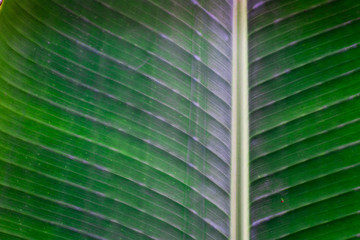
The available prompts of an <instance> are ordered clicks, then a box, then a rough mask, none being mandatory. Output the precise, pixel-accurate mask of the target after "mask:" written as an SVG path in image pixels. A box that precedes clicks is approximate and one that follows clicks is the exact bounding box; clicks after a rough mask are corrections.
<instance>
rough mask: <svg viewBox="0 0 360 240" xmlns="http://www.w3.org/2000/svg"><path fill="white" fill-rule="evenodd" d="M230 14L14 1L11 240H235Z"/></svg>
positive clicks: (6, 139) (1, 58) (223, 5)
mask: <svg viewBox="0 0 360 240" xmlns="http://www.w3.org/2000/svg"><path fill="white" fill-rule="evenodd" d="M231 14H232V2H231V1H230V0H227V1H225V0H213V1H202V2H201V1H199V2H198V1H188V0H180V1H168V0H151V1H145V0H131V1H129V0H106V1H97V0H92V1H80V0H68V1H62V0H23V1H15V0H5V1H4V3H3V4H2V6H1V9H0V72H1V75H0V86H1V89H2V91H1V92H0V139H1V140H0V237H1V239H34V240H39V239H76V240H79V239H166V240H168V239H227V238H228V237H229V211H230V209H229V204H230V202H229V194H230V125H231V107H230V105H231V51H232V50H231V31H232V30H231V29H232V25H231Z"/></svg>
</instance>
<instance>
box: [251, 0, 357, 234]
mask: <svg viewBox="0 0 360 240" xmlns="http://www.w3.org/2000/svg"><path fill="white" fill-rule="evenodd" d="M248 10H249V77H250V83H249V85H250V100H249V101H250V125H251V126H250V135H251V141H250V145H251V147H250V169H251V170H250V182H251V186H250V201H251V238H252V239H261V240H264V239H327V240H329V239H350V238H352V237H356V235H357V234H359V233H360V215H359V210H360V191H359V186H360V161H359V154H360V144H359V143H360V142H359V140H360V137H359V136H360V121H359V120H360V119H359V116H360V71H359V66H360V59H359V57H360V48H359V46H358V44H359V42H360V19H359V16H360V1H358V0H345V1H344V0H330V1H329V0H268V1H262V0H250V4H249V9H248Z"/></svg>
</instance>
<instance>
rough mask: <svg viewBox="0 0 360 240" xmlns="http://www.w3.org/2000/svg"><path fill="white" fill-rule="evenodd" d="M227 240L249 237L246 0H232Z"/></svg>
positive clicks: (245, 239)
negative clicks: (229, 195) (229, 202)
mask: <svg viewBox="0 0 360 240" xmlns="http://www.w3.org/2000/svg"><path fill="white" fill-rule="evenodd" d="M232 40H233V43H232V47H233V56H232V60H233V63H232V79H233V80H232V84H233V85H232V127H231V211H230V212H231V213H230V214H231V215H230V227H231V229H230V234H231V235H230V237H231V240H248V239H250V223H249V221H250V217H249V101H248V96H249V92H248V86H249V81H248V29H247V0H233V38H232Z"/></svg>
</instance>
